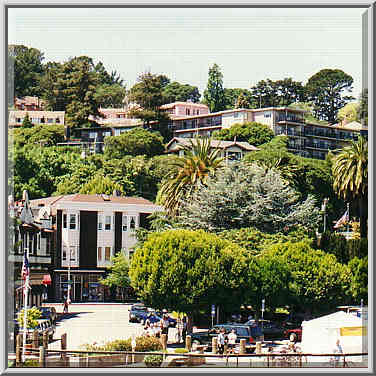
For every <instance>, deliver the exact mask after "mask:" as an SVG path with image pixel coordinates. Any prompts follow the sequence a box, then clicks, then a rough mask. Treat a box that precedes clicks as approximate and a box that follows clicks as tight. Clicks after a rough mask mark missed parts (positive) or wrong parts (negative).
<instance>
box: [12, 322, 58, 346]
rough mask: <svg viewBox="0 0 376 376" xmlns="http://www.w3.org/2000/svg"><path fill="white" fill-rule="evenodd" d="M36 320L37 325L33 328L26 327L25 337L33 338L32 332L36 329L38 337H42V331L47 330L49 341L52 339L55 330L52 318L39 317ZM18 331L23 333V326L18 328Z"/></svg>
mask: <svg viewBox="0 0 376 376" xmlns="http://www.w3.org/2000/svg"><path fill="white" fill-rule="evenodd" d="M37 321H38V325H37V326H36V327H35V328H28V329H26V339H27V340H28V341H31V340H32V338H33V333H34V332H35V331H38V334H39V336H40V337H42V336H43V333H44V332H45V331H47V334H48V339H49V341H52V340H53V337H54V334H55V331H56V329H55V325H54V324H53V322H52V320H51V319H39V320H37ZM18 333H19V334H23V333H24V328H19V330H18Z"/></svg>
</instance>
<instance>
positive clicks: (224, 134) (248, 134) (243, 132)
mask: <svg viewBox="0 0 376 376" xmlns="http://www.w3.org/2000/svg"><path fill="white" fill-rule="evenodd" d="M235 137H236V141H245V142H248V143H249V144H251V145H253V146H259V145H262V144H264V143H266V142H269V141H270V140H271V139H272V138H273V137H274V133H273V131H272V130H271V129H270V128H269V127H268V126H267V125H265V124H260V123H256V122H254V121H253V122H249V123H244V124H233V125H232V126H231V128H225V129H222V130H220V131H215V132H214V133H213V138H214V139H216V140H224V141H233V140H234V139H235Z"/></svg>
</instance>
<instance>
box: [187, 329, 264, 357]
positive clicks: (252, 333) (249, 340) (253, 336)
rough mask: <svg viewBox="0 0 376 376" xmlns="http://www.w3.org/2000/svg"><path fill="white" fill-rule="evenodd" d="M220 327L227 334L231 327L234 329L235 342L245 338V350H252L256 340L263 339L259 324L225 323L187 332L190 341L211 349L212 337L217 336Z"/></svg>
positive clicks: (260, 340)
mask: <svg viewBox="0 0 376 376" xmlns="http://www.w3.org/2000/svg"><path fill="white" fill-rule="evenodd" d="M221 328H224V329H225V331H226V334H229V333H230V332H231V331H232V330H233V329H235V331H236V335H237V339H236V343H240V340H241V339H245V340H246V349H247V352H254V351H255V348H256V342H262V341H263V335H262V332H261V329H260V327H259V326H250V325H245V324H238V323H226V324H219V325H215V326H213V328H212V329H209V330H204V331H199V332H194V333H189V335H190V336H191V338H192V343H196V344H198V345H207V350H209V351H211V346H212V338H213V337H217V336H218V334H219V331H220V330H221Z"/></svg>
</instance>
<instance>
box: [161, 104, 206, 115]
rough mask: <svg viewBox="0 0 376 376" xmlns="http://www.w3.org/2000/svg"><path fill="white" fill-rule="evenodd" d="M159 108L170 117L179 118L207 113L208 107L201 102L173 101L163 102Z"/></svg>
mask: <svg viewBox="0 0 376 376" xmlns="http://www.w3.org/2000/svg"><path fill="white" fill-rule="evenodd" d="M160 109H161V110H162V111H164V112H166V113H168V114H169V116H170V118H171V119H179V118H184V117H187V116H193V115H205V114H208V113H209V107H208V106H206V105H205V104H202V103H193V102H174V103H168V104H164V105H162V106H161V107H160Z"/></svg>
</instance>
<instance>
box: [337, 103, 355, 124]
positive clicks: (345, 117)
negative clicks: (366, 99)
mask: <svg viewBox="0 0 376 376" xmlns="http://www.w3.org/2000/svg"><path fill="white" fill-rule="evenodd" d="M358 113H359V103H354V102H351V103H347V104H346V105H345V106H343V107H342V108H341V109H339V111H338V114H337V119H338V120H339V121H346V122H347V123H350V122H352V121H356V120H357V115H358Z"/></svg>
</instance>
